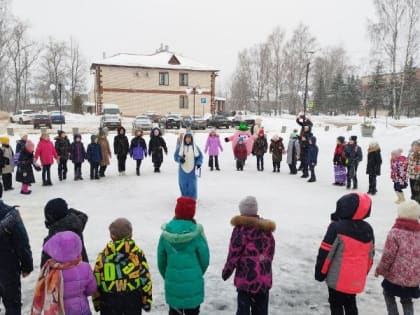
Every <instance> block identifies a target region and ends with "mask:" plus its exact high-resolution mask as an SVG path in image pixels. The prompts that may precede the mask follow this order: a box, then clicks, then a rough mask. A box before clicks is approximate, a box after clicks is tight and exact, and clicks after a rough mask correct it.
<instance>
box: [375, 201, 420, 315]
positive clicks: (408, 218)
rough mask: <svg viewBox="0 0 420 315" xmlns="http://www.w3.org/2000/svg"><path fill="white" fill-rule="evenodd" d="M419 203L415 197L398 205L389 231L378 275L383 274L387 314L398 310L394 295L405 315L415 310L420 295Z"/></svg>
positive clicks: (391, 314)
mask: <svg viewBox="0 0 420 315" xmlns="http://www.w3.org/2000/svg"><path fill="white" fill-rule="evenodd" d="M419 217H420V205H419V204H418V203H417V202H415V201H414V200H409V201H405V202H403V203H401V204H400V205H399V206H398V218H397V220H396V221H395V224H394V226H393V227H392V229H391V231H389V233H388V236H387V239H386V243H385V248H384V250H383V252H382V258H381V261H380V262H379V265H378V267H377V268H376V271H375V277H378V276H379V275H381V276H383V277H384V280H383V281H382V287H383V289H384V297H385V304H386V308H387V310H388V314H390V315H394V314H398V306H397V303H396V302H395V297H396V296H398V297H399V298H400V300H401V304H402V308H403V312H404V315H411V314H414V308H413V302H412V299H413V298H415V299H417V298H419V297H420V288H419V286H420V270H419V266H420V255H419V253H420V223H419Z"/></svg>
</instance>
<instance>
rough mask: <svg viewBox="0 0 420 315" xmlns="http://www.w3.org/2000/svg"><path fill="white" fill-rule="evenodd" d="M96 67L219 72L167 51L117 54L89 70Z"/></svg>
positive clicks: (93, 65)
mask: <svg viewBox="0 0 420 315" xmlns="http://www.w3.org/2000/svg"><path fill="white" fill-rule="evenodd" d="M96 66H116V67H132V68H158V69H171V70H194V71H219V70H218V69H216V68H215V67H212V66H209V65H205V64H202V63H199V62H197V61H195V60H192V59H189V58H185V57H184V56H181V55H175V54H174V53H172V52H169V51H160V52H157V53H155V54H153V55H136V54H117V55H114V56H112V57H109V58H105V59H103V60H100V61H97V62H93V63H92V66H91V68H95V67H96Z"/></svg>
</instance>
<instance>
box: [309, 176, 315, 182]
mask: <svg viewBox="0 0 420 315" xmlns="http://www.w3.org/2000/svg"><path fill="white" fill-rule="evenodd" d="M313 182H316V178H315V176H311V178H309V179H308V183H313Z"/></svg>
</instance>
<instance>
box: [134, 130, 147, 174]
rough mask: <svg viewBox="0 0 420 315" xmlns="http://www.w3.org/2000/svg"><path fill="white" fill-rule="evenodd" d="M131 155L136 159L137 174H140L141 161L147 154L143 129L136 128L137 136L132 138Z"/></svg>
mask: <svg viewBox="0 0 420 315" xmlns="http://www.w3.org/2000/svg"><path fill="white" fill-rule="evenodd" d="M130 156H131V157H132V158H133V160H135V161H136V175H137V176H140V166H141V162H142V161H143V159H144V158H145V157H146V156H147V146H146V141H144V139H143V131H142V130H136V136H135V137H134V138H133V139H131V144H130Z"/></svg>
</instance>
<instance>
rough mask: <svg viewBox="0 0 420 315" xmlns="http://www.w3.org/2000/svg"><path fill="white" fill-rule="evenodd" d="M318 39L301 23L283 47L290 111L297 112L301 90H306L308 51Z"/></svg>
mask: <svg viewBox="0 0 420 315" xmlns="http://www.w3.org/2000/svg"><path fill="white" fill-rule="evenodd" d="M315 44H316V40H315V37H313V36H312V35H311V34H310V32H309V28H308V26H306V25H303V24H300V25H299V26H298V27H297V28H296V29H295V30H294V32H293V35H292V38H291V39H290V40H288V41H287V42H286V44H285V46H284V49H283V56H284V64H285V73H286V81H287V89H288V103H289V112H290V113H293V114H295V113H296V109H297V106H298V104H300V103H301V102H300V99H299V92H301V91H303V90H304V82H305V80H304V79H305V71H306V65H307V62H308V54H307V52H309V51H313V50H314V49H315Z"/></svg>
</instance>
